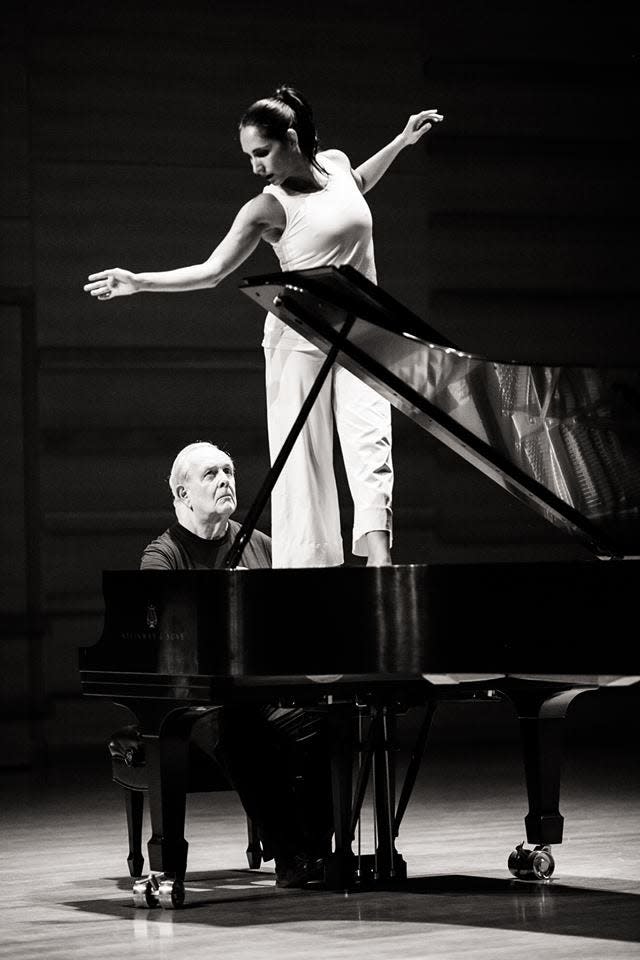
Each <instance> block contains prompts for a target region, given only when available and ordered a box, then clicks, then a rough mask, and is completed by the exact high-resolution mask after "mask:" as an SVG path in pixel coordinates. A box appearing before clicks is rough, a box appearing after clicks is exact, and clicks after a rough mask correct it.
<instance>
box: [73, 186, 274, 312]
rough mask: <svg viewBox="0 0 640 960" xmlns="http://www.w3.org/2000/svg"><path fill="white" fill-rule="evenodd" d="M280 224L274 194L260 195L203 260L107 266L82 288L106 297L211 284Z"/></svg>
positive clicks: (203, 286) (239, 214)
mask: <svg viewBox="0 0 640 960" xmlns="http://www.w3.org/2000/svg"><path fill="white" fill-rule="evenodd" d="M283 227H284V211H283V209H282V206H281V205H280V204H279V203H278V201H277V200H276V199H275V197H272V196H270V195H269V194H260V195H259V196H257V197H254V198H253V199H252V200H249V202H248V203H245V205H244V206H243V207H242V208H241V209H240V210H239V211H238V214H237V215H236V217H235V219H234V221H233V223H232V225H231V227H230V229H229V231H228V233H227V234H226V236H225V237H224V238H223V239H222V240H221V242H220V243H219V244H218V246H217V247H216V248H215V250H214V251H213V253H212V254H211V255H210V256H209V257H208V259H207V260H205V261H204V262H203V263H196V264H193V265H191V266H188V267H178V268H177V269H175V270H161V271H156V272H146V271H145V272H143V273H132V272H131V271H130V270H123V269H122V268H121V267H111V268H109V269H106V270H99V271H98V272H97V273H92V274H91V275H90V276H89V277H88V280H89V283H87V284H85V286H84V289H85V291H86V292H87V293H89V294H91V296H92V297H96V298H97V299H98V300H110V299H113V297H125V296H129V295H131V294H133V293H180V292H182V291H185V290H202V289H206V288H208V287H215V286H216V285H217V284H218V283H220V281H221V280H223V279H224V278H225V277H227V276H228V275H229V274H230V273H233V271H234V270H236V269H237V268H238V267H239V266H240V265H241V264H242V263H244V261H245V260H246V259H247V257H249V256H250V255H251V254H252V253H253V251H254V250H255V248H256V247H257V246H258V243H259V242H260V239H261V237H262V235H263V234H264V233H265V231H267V230H273V229H278V228H283Z"/></svg>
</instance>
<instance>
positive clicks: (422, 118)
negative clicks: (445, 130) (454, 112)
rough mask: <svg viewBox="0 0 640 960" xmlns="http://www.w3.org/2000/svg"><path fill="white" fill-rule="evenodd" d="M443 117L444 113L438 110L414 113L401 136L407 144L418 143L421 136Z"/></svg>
mask: <svg viewBox="0 0 640 960" xmlns="http://www.w3.org/2000/svg"><path fill="white" fill-rule="evenodd" d="M442 119H443V115H442V114H441V113H438V111H437V110H421V111H420V113H413V114H412V115H411V116H410V117H409V120H408V121H407V125H406V127H405V128H404V130H403V131H402V133H401V134H400V136H401V138H402V139H403V140H404V142H405V144H410V143H417V142H418V140H419V139H420V137H424V135H425V133H427V132H428V131H429V130H431V128H432V127H433V125H434V124H435V123H440V121H441V120H442Z"/></svg>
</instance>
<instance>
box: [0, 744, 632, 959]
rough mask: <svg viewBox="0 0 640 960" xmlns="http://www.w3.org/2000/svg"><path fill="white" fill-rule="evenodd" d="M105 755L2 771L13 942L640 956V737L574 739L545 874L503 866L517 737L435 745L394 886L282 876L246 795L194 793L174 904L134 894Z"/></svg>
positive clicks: (178, 952) (280, 952) (229, 955)
mask: <svg viewBox="0 0 640 960" xmlns="http://www.w3.org/2000/svg"><path fill="white" fill-rule="evenodd" d="M109 770H110V765H109V762H108V759H107V758H106V756H105V757H103V756H102V754H101V753H100V752H99V751H97V752H96V753H95V754H92V755H90V756H85V757H83V758H79V759H78V760H77V761H76V762H73V763H70V762H69V761H68V760H67V761H60V762H59V763H57V764H55V765H53V766H51V767H49V768H48V769H47V770H44V771H40V772H30V773H27V772H4V773H1V774H0V786H1V788H2V794H3V821H4V829H3V848H4V857H3V860H4V870H3V874H4V883H3V891H2V898H1V907H0V911H1V913H2V937H1V942H0V953H1V954H2V955H3V956H7V957H11V958H12V960H27V958H29V960H30V958H35V957H38V958H43V957H46V958H47V960H54V958H61V960H85V958H86V960H101V958H105V960H107V958H108V960H113V958H115V957H127V958H129V957H132V958H144V957H154V958H158V957H159V958H171V960H174V958H175V960H192V958H200V957H202V958H204V957H211V956H218V957H223V958H224V960H236V958H243V960H244V958H250V957H251V958H253V957H257V958H260V960H271V958H278V960H284V958H287V960H296V958H304V960H316V958H317V960H332V958H336V960H338V958H339V960H342V958H347V957H348V958H349V960H361V958H362V960H378V958H385V960H389V958H395V957H397V958H399V960H400V958H402V960H407V958H414V957H415V958H418V957H420V958H423V957H429V958H456V957H458V956H461V957H462V956H464V957H465V960H472V958H486V960H498V958H501V957H504V958H507V957H508V958H509V960H519V958H524V957H526V958H527V960H530V958H531V957H532V956H539V955H541V954H544V955H548V956H551V957H554V958H555V960H561V958H573V957H575V958H580V960H605V958H607V960H609V958H623V957H624V958H640V829H639V828H640V806H639V802H638V801H639V799H640V771H639V765H638V757H637V751H636V752H635V753H634V752H633V750H632V748H631V747H629V748H618V749H616V750H613V751H610V750H608V749H606V748H604V747H602V746H598V747H595V746H594V747H588V746H580V747H571V748H570V749H569V750H568V754H567V759H566V763H565V777H564V782H563V790H562V796H561V811H562V813H563V814H564V817H565V839H564V843H563V844H562V845H560V846H557V847H554V849H553V853H554V856H555V859H556V871H555V874H554V878H553V879H552V881H551V882H549V883H546V884H544V883H542V884H539V883H527V882H524V881H518V880H515V879H513V878H512V877H511V875H510V874H509V872H508V870H507V865H506V864H507V858H508V855H509V853H510V852H511V850H512V849H513V847H514V845H515V844H516V843H518V842H520V841H521V840H523V839H524V828H523V816H524V814H525V813H526V800H525V793H524V784H523V779H522V771H521V764H520V757H519V753H518V748H517V746H516V745H515V744H500V743H497V744H491V745H488V746H484V747H483V746H480V745H478V744H476V743H474V744H470V745H469V746H467V747H465V746H464V745H461V744H453V745H446V744H441V745H439V746H438V748H437V750H436V751H435V752H434V753H433V755H432V757H431V761H430V763H425V764H424V765H423V767H422V771H421V774H420V778H419V781H418V783H417V785H416V790H415V793H414V796H413V798H412V801H411V803H410V805H409V809H408V811H407V814H406V816H405V820H404V823H403V826H402V829H401V832H400V837H399V841H398V849H399V851H400V852H401V853H402V855H403V856H404V858H405V860H406V861H407V866H408V875H409V879H408V881H407V882H406V884H404V885H403V886H402V887H399V888H398V889H395V890H391V889H385V890H377V891H368V892H355V893H349V894H343V893H333V892H324V891H318V890H313V889H308V890H280V889H276V887H275V883H274V876H273V864H272V863H270V864H265V865H264V866H263V867H262V868H261V869H260V870H259V871H257V872H254V871H250V870H248V869H247V868H246V859H245V853H244V849H245V846H246V822H245V819H244V814H243V811H242V808H241V807H240V804H239V801H238V799H237V797H236V795H235V794H234V793H210V794H195V795H191V796H189V798H188V810H187V839H188V841H189V868H188V872H187V882H186V889H187V901H186V906H185V907H184V909H182V910H177V911H171V910H161V909H154V910H149V911H147V910H139V909H134V907H133V906H132V900H131V894H130V889H131V881H130V879H129V877H128V873H127V866H126V856H127V844H126V832H125V821H124V809H123V805H122V797H121V789H120V788H119V787H117V786H116V785H115V784H113V783H112V782H111V781H110V780H109ZM367 819H368V817H367ZM365 826H366V825H365ZM148 832H149V830H148V822H147V821H145V834H144V835H145V838H146V837H147V836H148ZM365 832H368V830H366V831H365ZM369 846H370V845H369V842H368V839H365V842H364V847H365V850H368V849H369Z"/></svg>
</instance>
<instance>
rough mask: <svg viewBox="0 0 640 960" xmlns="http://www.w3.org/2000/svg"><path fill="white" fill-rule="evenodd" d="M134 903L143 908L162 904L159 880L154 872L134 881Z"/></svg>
mask: <svg viewBox="0 0 640 960" xmlns="http://www.w3.org/2000/svg"><path fill="white" fill-rule="evenodd" d="M133 903H134V906H135V907H140V908H142V909H145V908H149V907H157V906H159V905H160V898H159V895H158V881H157V879H156V878H155V877H154V876H153V874H152V875H151V876H149V877H146V878H140V879H139V880H134V882H133Z"/></svg>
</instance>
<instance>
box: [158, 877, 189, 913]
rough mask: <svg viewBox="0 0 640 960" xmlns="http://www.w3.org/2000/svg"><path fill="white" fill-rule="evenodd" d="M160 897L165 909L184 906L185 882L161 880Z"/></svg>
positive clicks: (161, 904) (175, 908)
mask: <svg viewBox="0 0 640 960" xmlns="http://www.w3.org/2000/svg"><path fill="white" fill-rule="evenodd" d="M158 898H159V900H160V906H161V907H163V908H164V909H165V910H178V909H179V908H180V907H183V906H184V883H183V882H182V880H161V881H160V886H159V887H158Z"/></svg>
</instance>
